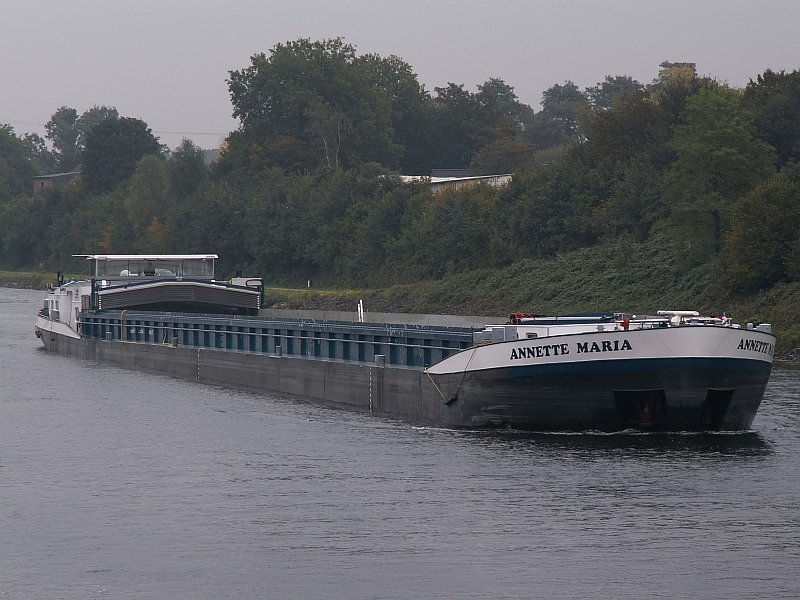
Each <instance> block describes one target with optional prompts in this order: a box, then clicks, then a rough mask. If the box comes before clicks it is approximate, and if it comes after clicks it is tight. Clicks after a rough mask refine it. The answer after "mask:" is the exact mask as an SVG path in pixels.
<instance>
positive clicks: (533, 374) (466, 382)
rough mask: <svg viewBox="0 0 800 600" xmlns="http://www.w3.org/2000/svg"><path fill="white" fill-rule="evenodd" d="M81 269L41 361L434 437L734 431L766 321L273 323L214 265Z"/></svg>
mask: <svg viewBox="0 0 800 600" xmlns="http://www.w3.org/2000/svg"><path fill="white" fill-rule="evenodd" d="M86 258H87V260H88V261H89V264H90V265H91V267H90V273H91V275H90V277H89V278H88V279H86V280H83V281H69V282H67V281H63V280H62V279H60V280H59V283H58V285H57V286H56V287H55V288H54V289H53V290H52V291H51V293H50V294H49V295H48V298H47V300H46V301H45V306H44V308H43V309H42V310H40V311H39V313H38V315H37V317H36V335H37V336H38V337H39V338H40V339H41V340H42V342H43V344H44V346H45V348H46V349H47V350H48V351H51V352H54V353H59V354H64V355H69V356H75V357H79V358H83V359H90V360H96V361H100V362H105V363H110V364H114V365H118V366H122V367H126V368H132V369H140V370H142V371H146V372H155V373H164V374H168V375H172V376H177V377H182V378H186V379H192V380H196V381H201V382H207V383H212V384H217V385H224V386H235V387H241V388H245V389H249V390H253V391H263V392H278V393H282V394H291V395H296V396H302V397H304V398H307V399H311V400H314V401H319V402H323V403H327V404H330V405H335V406H338V407H346V408H349V409H353V410H358V411H365V412H370V413H375V414H379V415H386V416H390V417H396V418H400V419H403V420H406V421H409V422H412V423H419V424H426V425H433V426H439V427H453V428H489V427H512V428H517V429H525V430H538V431H547V430H552V431H564V430H571V431H583V430H597V431H619V430H626V429H631V428H633V429H641V430H659V431H705V430H723V431H737V430H746V429H749V428H750V427H751V425H752V422H753V419H754V417H755V415H756V413H757V411H758V407H759V405H760V403H761V400H762V398H763V395H764V390H765V387H766V384H767V381H768V379H769V375H770V370H771V367H772V356H773V353H774V347H775V346H774V343H775V338H774V336H773V335H772V332H771V327H770V326H769V325H768V324H762V325H758V326H754V325H752V324H747V325H746V326H744V327H740V326H739V325H736V324H734V323H733V322H732V321H731V320H730V319H729V318H727V317H701V316H700V315H698V313H696V312H694V311H659V313H658V314H656V315H654V316H641V315H630V314H624V313H600V314H583V315H566V316H557V317H545V316H533V315H523V314H519V313H515V314H513V315H511V317H510V319H509V320H508V322H501V323H491V322H488V323H481V324H475V323H472V324H467V323H462V324H461V325H460V326H453V325H446V326H445V325H439V324H436V323H428V324H421V323H413V322H412V323H401V322H394V323H392V322H389V321H390V319H382V320H381V322H372V323H371V322H369V319H368V318H367V319H365V320H364V321H360V320H344V319H339V320H337V319H314V318H305V317H304V316H286V317H279V316H275V315H274V314H265V311H264V310H262V307H261V298H262V288H261V285H262V284H261V280H259V279H244V278H234V279H232V280H229V281H218V280H216V279H215V278H214V260H215V259H216V258H217V257H216V255H212V254H209V255H152V256H145V255H89V256H86ZM368 316H369V313H367V317H368ZM399 320H400V319H398V321H399Z"/></svg>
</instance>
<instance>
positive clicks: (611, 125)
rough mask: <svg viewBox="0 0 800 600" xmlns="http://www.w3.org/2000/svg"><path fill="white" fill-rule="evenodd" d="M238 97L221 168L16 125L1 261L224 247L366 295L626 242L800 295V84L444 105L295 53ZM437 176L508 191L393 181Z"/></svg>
mask: <svg viewBox="0 0 800 600" xmlns="http://www.w3.org/2000/svg"><path fill="white" fill-rule="evenodd" d="M228 89H229V92H230V97H231V103H232V107H233V114H234V116H235V117H236V118H238V119H239V123H240V125H239V127H238V128H237V129H236V131H234V132H233V133H231V134H230V136H229V137H228V138H227V139H226V141H225V145H224V147H223V149H222V152H221V154H220V157H219V158H218V160H217V161H216V162H215V163H214V164H212V165H207V164H206V163H205V162H204V160H203V152H202V151H201V149H200V148H198V147H197V146H195V145H194V144H193V143H191V142H189V141H187V140H184V142H183V143H182V144H181V145H180V146H179V147H178V148H177V149H175V150H174V151H168V150H167V149H165V148H164V147H163V146H161V145H160V144H159V142H158V140H157V139H156V137H155V136H154V135H153V134H152V132H151V131H150V129H149V128H148V126H147V124H146V123H144V122H143V121H141V120H139V119H135V118H128V117H122V116H120V115H119V114H118V113H117V111H116V109H114V108H113V107H94V108H92V109H90V110H88V111H86V112H85V113H83V114H80V115H79V114H78V113H77V111H75V110H74V109H71V108H69V107H62V108H60V109H58V110H57V111H56V112H55V113H54V115H53V117H52V118H51V120H50V121H49V122H48V124H47V127H46V131H47V134H46V137H47V141H45V140H43V139H41V138H39V137H38V136H35V135H26V136H21V137H20V136H17V135H16V134H15V133H14V131H13V129H12V128H11V127H9V126H0V222H2V223H3V230H2V232H1V233H0V262H2V263H3V264H4V265H5V266H7V267H11V268H21V267H29V266H33V267H39V268H48V269H55V268H63V267H65V266H68V265H70V264H72V265H74V267H73V268H79V267H78V266H77V265H76V264H75V263H74V262H73V263H71V262H70V256H71V255H72V254H79V253H91V252H100V251H102V252H108V253H111V252H119V253H122V252H150V253H156V252H179V253H188V252H217V253H218V254H220V256H221V257H222V261H221V267H222V268H223V269H227V270H228V271H230V272H233V271H234V270H242V271H244V272H248V273H253V274H259V275H264V276H266V277H267V278H268V280H270V281H274V282H282V283H297V282H305V281H306V280H307V279H313V280H315V281H320V282H324V283H327V284H330V285H345V284H346V285H357V286H367V287H371V286H377V285H387V284H391V283H395V282H401V281H419V280H429V279H436V278H440V277H443V276H446V275H450V274H456V273H462V272H467V271H476V270H480V269H496V268H501V267H508V266H509V265H513V264H514V263H516V262H518V261H520V260H522V259H525V258H532V257H536V258H541V257H552V256H556V255H559V254H563V253H566V252H570V251H573V250H577V249H581V248H587V247H592V246H595V245H600V244H606V243H609V242H614V243H619V241H620V240H631V242H635V243H637V244H653V245H656V246H665V247H666V246H668V247H670V248H671V249H673V250H674V253H673V254H671V256H675V257H677V258H676V260H679V261H680V262H681V264H685V265H686V267H687V268H691V267H694V266H697V265H699V264H709V265H713V267H714V268H713V269H711V270H710V272H712V273H714V275H713V278H711V279H709V281H708V282H707V285H708V286H709V288H710V289H713V288H715V289H724V290H726V291H729V292H732V293H739V294H748V293H753V292H756V291H758V290H763V289H767V288H769V287H770V286H773V285H775V284H776V283H780V282H790V281H797V280H800V233H798V232H800V209H798V207H797V206H798V198H800V167H798V165H797V160H798V154H799V153H800V72H798V71H793V72H790V73H787V72H783V71H782V72H773V71H770V70H767V71H766V72H764V73H763V74H760V75H757V76H756V77H755V79H752V80H751V81H750V82H749V83H748V84H747V85H746V86H745V87H744V89H736V88H732V87H730V86H728V85H726V84H725V83H723V82H720V81H718V80H716V79H714V78H712V77H709V76H701V75H699V74H698V73H697V70H696V67H695V65H694V64H692V63H672V62H664V63H662V64H661V65H660V70H659V71H658V75H657V77H655V78H654V80H653V81H652V82H650V83H647V84H642V83H640V82H637V81H635V80H633V79H632V78H630V77H628V76H624V75H616V76H606V77H605V78H604V79H603V80H602V81H600V82H598V83H597V85H595V86H592V87H589V88H586V89H584V90H581V89H579V88H578V87H577V86H576V85H575V84H574V83H572V82H570V81H565V82H564V83H562V84H556V85H554V86H552V87H551V88H549V89H548V90H546V91H545V92H544V94H543V96H542V101H541V106H540V109H539V110H534V109H533V108H532V107H530V106H528V105H526V104H524V103H522V102H520V101H519V99H518V98H517V96H516V94H515V93H514V88H513V87H512V86H511V85H509V84H508V83H506V82H505V81H503V80H502V79H499V78H491V79H489V80H487V81H486V82H484V83H483V84H480V85H478V86H477V90H476V91H474V92H473V91H470V90H468V89H466V87H465V86H464V85H461V84H455V83H448V84H447V85H445V86H443V87H436V88H434V90H433V92H432V93H431V92H429V91H428V90H426V89H425V88H424V86H423V85H421V84H420V83H419V81H418V79H417V76H416V74H415V73H414V71H413V69H412V67H411V66H410V65H408V64H407V63H406V62H404V61H403V60H402V59H400V58H399V57H396V56H389V57H381V56H378V55H375V54H361V55H360V54H358V53H357V52H356V50H355V48H354V47H353V46H352V45H350V44H347V43H346V42H345V41H344V40H342V39H338V38H337V39H331V40H323V41H311V40H307V39H301V40H297V41H293V42H287V43H285V44H278V45H276V46H275V47H274V48H272V50H271V51H270V52H269V53H265V54H257V55H255V56H253V57H251V59H250V64H249V65H247V66H245V67H243V68H242V69H239V70H234V71H231V73H230V74H229V79H228ZM79 166H80V167H81V170H82V176H81V178H80V181H79V182H78V183H76V184H75V185H72V186H68V187H65V188H62V189H57V190H52V191H45V192H41V193H37V194H32V192H31V189H32V186H31V179H32V177H33V176H34V175H36V174H39V173H43V172H44V173H49V172H54V171H71V170H73V169H76V168H78V167H79ZM433 168H467V169H469V170H470V172H471V173H473V174H498V173H514V178H513V181H512V183H511V184H510V185H508V186H506V187H504V188H492V187H487V186H477V187H474V188H469V189H460V190H451V191H446V192H441V193H436V194H434V193H432V192H431V191H430V188H429V186H427V185H426V184H424V183H416V184H407V183H404V182H403V181H401V179H400V178H399V177H398V175H400V174H428V173H429V172H430V170H431V169H433Z"/></svg>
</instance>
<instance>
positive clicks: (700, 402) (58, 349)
mask: <svg viewBox="0 0 800 600" xmlns="http://www.w3.org/2000/svg"><path fill="white" fill-rule="evenodd" d="M41 337H42V341H43V342H44V345H45V348H46V349H47V350H48V351H51V352H55V353H58V354H63V355H68V356H75V357H79V358H83V359H91V360H96V361H100V362H103V363H110V364H114V365H117V366H121V367H125V368H131V369H138V370H142V371H146V372H154V373H163V374H167V375H171V376H177V377H182V378H185V379H191V380H196V381H201V382H205V383H212V384H218V385H224V386H232V387H239V388H244V389H249V390H253V391H258V392H278V393H282V394H290V395H294V396H300V397H303V398H306V399H310V400H313V401H317V402H321V403H324V404H328V405H333V406H337V407H344V408H347V409H351V410H356V411H363V412H370V413H374V414H378V415H385V416H390V417H394V418H400V419H403V420H406V421H408V422H411V423H416V424H425V425H432V426H438V427H450V428H471V429H475V428H489V427H512V428H516V429H524V430H533V431H565V430H568V431H585V430H597V431H609V432H611V431H620V430H625V429H631V428H635V429H642V430H658V431H703V430H723V431H738V430H746V429H749V428H750V427H751V425H752V422H753V419H754V418H755V415H756V413H757V411H758V407H759V405H760V403H761V399H762V397H763V394H764V389H765V387H766V384H767V380H768V378H769V373H770V368H771V364H770V363H767V362H763V361H755V360H752V361H751V360H737V359H703V360H698V359H672V360H652V359H651V360H649V361H642V360H638V361H637V360H628V361H614V363H615V364H613V365H610V364H609V362H607V361H606V362H602V361H598V362H596V363H588V364H586V363H584V364H581V365H572V366H571V365H559V366H558V367H557V368H552V367H548V368H547V369H528V370H527V371H526V370H524V369H514V370H512V369H498V370H492V371H481V372H475V373H469V374H465V375H464V376H463V377H462V376H461V375H456V374H454V375H444V376H435V377H434V376H429V375H428V374H427V373H425V372H424V371H422V370H420V369H417V368H413V367H399V366H380V365H373V364H363V363H361V364H359V363H353V362H346V361H336V360H323V359H313V358H300V357H289V356H275V355H269V354H263V353H251V352H236V351H225V350H212V349H206V348H195V347H188V346H167V345H161V344H144V343H131V342H124V341H102V340H93V339H73V338H68V337H65V336H61V335H54V334H51V333H49V332H42V336H41Z"/></svg>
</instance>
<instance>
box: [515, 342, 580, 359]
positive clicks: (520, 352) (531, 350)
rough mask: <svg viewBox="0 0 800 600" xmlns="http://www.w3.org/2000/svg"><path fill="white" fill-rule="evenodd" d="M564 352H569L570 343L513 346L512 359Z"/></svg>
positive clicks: (556, 354)
mask: <svg viewBox="0 0 800 600" xmlns="http://www.w3.org/2000/svg"><path fill="white" fill-rule="evenodd" d="M562 354H569V344H545V345H543V346H528V347H527V348H512V349H511V360H519V359H521V358H542V357H543V356H561V355H562Z"/></svg>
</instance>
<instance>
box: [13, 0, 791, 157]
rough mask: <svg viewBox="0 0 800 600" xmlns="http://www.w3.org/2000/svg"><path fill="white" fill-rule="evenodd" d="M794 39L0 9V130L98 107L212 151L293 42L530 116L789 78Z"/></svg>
mask: <svg viewBox="0 0 800 600" xmlns="http://www.w3.org/2000/svg"><path fill="white" fill-rule="evenodd" d="M799 24H800V1H798V0H758V1H756V0H750V1H745V0H724V1H723V0H713V1H712V0H664V1H661V0H658V1H657V0H572V1H569V0H562V1H557V0H552V1H544V0H528V1H521V0H492V1H490V0H481V1H475V0H459V1H458V2H456V1H455V0H453V1H452V2H444V1H437V0H427V1H424V0H405V1H400V2H398V1H395V2H384V1H381V0H338V1H327V2H325V1H322V0H313V1H312V0H307V1H304V0H284V1H281V2H276V1H272V0H262V1H257V0H227V1H225V0H217V1H207V0H202V1H190V0H137V1H135V2H119V1H116V0H70V1H64V0H4V1H3V2H2V4H1V5H0V86H2V87H0V90H2V94H0V123H10V124H11V125H12V126H13V127H14V129H15V131H16V132H17V133H19V134H22V133H25V132H29V131H30V132H36V133H39V134H40V135H43V134H44V127H43V126H42V125H43V124H44V123H45V122H46V121H47V120H48V119H49V118H50V116H51V115H52V114H53V112H55V110H56V109H57V108H58V107H60V106H63V105H66V106H71V107H74V108H76V109H77V110H78V112H79V113H80V112H83V111H84V110H86V109H87V108H90V107H91V106H93V105H108V106H115V107H117V109H118V110H119V112H120V114H122V115H124V116H130V117H137V118H140V119H143V120H144V121H145V122H147V123H148V125H149V126H150V127H151V128H152V129H153V130H154V131H155V132H156V134H157V135H158V136H159V138H160V139H161V141H162V142H164V143H166V144H168V145H170V146H172V147H174V146H176V145H177V144H178V143H180V140H181V139H182V138H183V137H188V138H190V139H192V140H193V141H195V142H196V143H197V144H198V145H200V146H202V147H214V146H217V145H218V144H219V143H220V141H221V140H222V139H223V138H224V136H225V135H226V134H227V133H228V132H230V131H231V130H233V129H235V128H236V125H237V123H236V121H235V120H234V119H233V118H232V117H231V111H232V109H231V105H230V100H229V96H228V90H227V84H226V79H227V76H228V71H230V70H231V69H241V68H243V67H246V66H247V65H248V64H249V59H250V56H251V55H253V54H254V53H257V52H267V51H268V50H269V49H270V48H271V47H273V46H274V45H275V44H276V43H279V42H285V41H287V40H294V39H297V38H300V37H309V38H311V39H312V40H316V39H323V38H328V37H335V36H343V37H345V39H346V40H347V41H348V42H350V43H351V44H354V45H355V46H356V48H357V50H358V52H359V53H366V52H375V53H378V54H380V55H382V56H387V55H389V54H396V55H398V56H400V57H401V58H403V59H404V60H405V61H406V62H408V63H409V64H411V66H412V67H413V68H414V70H415V71H416V73H417V74H418V76H419V79H420V81H421V82H422V83H423V84H424V85H425V86H426V88H427V89H428V90H430V91H432V90H433V88H434V87H436V86H442V85H445V84H446V83H447V82H448V81H452V82H455V83H464V84H466V85H467V86H468V88H469V89H472V90H474V89H475V88H476V86H477V85H478V84H480V83H483V82H484V81H486V80H487V79H489V78H490V77H499V78H501V79H503V80H505V81H506V83H508V84H510V85H512V86H514V88H515V90H516V92H517V95H518V96H519V98H520V100H521V101H523V102H525V103H528V104H530V105H532V106H533V107H534V108H536V109H537V110H538V108H539V101H540V99H541V94H542V91H544V90H545V89H547V88H548V87H550V86H551V85H553V84H554V83H563V82H564V81H565V80H567V79H569V80H572V81H574V82H575V83H576V84H577V85H578V86H580V87H581V88H583V87H586V86H590V85H594V84H595V83H597V82H598V81H600V80H602V79H603V78H604V77H605V76H606V75H630V76H631V77H633V78H635V79H638V80H639V81H642V82H644V83H648V82H650V81H651V80H652V79H653V78H654V77H655V76H656V74H657V72H658V64H659V63H660V62H662V61H664V60H671V61H690V62H696V63H697V68H698V70H699V71H700V73H702V74H707V75H711V76H714V77H717V78H719V79H721V80H724V81H727V82H728V83H730V84H731V85H737V86H739V85H744V84H746V83H747V81H748V80H749V79H750V78H755V76H756V75H758V74H760V73H763V71H764V70H765V69H767V68H772V69H773V70H781V69H786V70H794V69H796V68H798V67H800V36H798V35H797V27H798V25H799ZM172 132H176V133H172ZM204 134H210V135H204Z"/></svg>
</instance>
